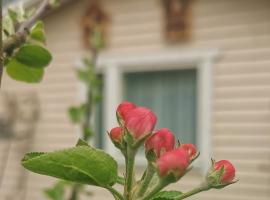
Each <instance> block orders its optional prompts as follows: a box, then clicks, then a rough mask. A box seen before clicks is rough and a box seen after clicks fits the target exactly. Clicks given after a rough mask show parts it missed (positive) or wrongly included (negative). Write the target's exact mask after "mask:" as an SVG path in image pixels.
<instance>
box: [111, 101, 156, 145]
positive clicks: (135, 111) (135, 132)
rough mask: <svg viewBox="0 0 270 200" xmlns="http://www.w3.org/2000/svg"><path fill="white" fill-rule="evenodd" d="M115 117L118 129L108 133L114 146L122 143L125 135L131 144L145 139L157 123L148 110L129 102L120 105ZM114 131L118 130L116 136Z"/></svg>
mask: <svg viewBox="0 0 270 200" xmlns="http://www.w3.org/2000/svg"><path fill="white" fill-rule="evenodd" d="M116 116H117V120H118V122H119V125H120V127H115V128H113V129H112V130H111V131H110V133H109V135H110V137H111V139H112V141H113V143H114V144H115V143H119V142H120V141H122V139H123V137H124V136H125V135H126V134H128V135H129V136H131V139H132V141H133V142H138V141H141V140H143V139H145V138H146V137H147V136H149V135H150V134H151V133H152V131H153V129H154V127H155V125H156V122H157V117H156V115H155V114H154V113H153V112H152V111H151V110H150V109H148V108H145V107H140V106H136V105H135V104H133V103H130V102H123V103H121V104H120V105H119V106H118V108H117V111H116ZM115 130H118V131H117V132H118V134H116V133H115ZM120 130H121V131H120Z"/></svg>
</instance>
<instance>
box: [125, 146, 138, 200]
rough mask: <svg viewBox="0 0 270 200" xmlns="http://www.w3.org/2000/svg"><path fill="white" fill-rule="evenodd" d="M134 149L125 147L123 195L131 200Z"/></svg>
mask: <svg viewBox="0 0 270 200" xmlns="http://www.w3.org/2000/svg"><path fill="white" fill-rule="evenodd" d="M135 153H136V151H135V150H134V149H132V148H131V147H130V146H128V147H127V156H125V159H126V182H125V192H124V194H125V197H126V200H131V196H132V195H131V190H132V187H133V183H134V162H135Z"/></svg>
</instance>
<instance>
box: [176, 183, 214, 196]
mask: <svg viewBox="0 0 270 200" xmlns="http://www.w3.org/2000/svg"><path fill="white" fill-rule="evenodd" d="M210 188H211V187H210V186H209V185H207V184H203V185H201V186H200V187H197V188H194V189H193V190H190V191H189V192H186V193H184V194H181V195H179V197H177V198H176V199H177V200H181V199H185V198H187V197H190V196H192V195H195V194H197V193H199V192H202V191H207V190H209V189H210Z"/></svg>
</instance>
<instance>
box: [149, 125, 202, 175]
mask: <svg viewBox="0 0 270 200" xmlns="http://www.w3.org/2000/svg"><path fill="white" fill-rule="evenodd" d="M145 152H146V157H147V158H148V160H151V161H156V166H157V169H158V173H159V175H160V177H166V176H169V175H173V176H174V178H176V180H178V179H179V178H180V177H181V176H183V175H184V174H185V172H186V170H187V168H188V166H189V164H190V163H191V162H192V161H193V160H194V159H195V158H196V157H197V155H198V151H197V149H196V147H195V146H194V145H193V144H182V145H180V146H177V147H175V138H174V135H173V133H172V132H171V131H170V130H169V129H167V128H162V129H160V130H157V131H156V132H155V133H154V134H153V135H151V136H150V137H148V138H147V139H146V141H145Z"/></svg>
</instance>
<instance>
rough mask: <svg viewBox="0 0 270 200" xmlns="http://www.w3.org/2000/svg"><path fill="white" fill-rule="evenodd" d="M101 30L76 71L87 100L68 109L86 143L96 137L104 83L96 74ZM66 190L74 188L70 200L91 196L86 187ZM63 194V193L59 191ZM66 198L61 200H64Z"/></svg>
mask: <svg viewBox="0 0 270 200" xmlns="http://www.w3.org/2000/svg"><path fill="white" fill-rule="evenodd" d="M98 31H99V29H96V31H95V32H94V33H93V35H91V36H90V40H91V41H92V42H93V44H92V45H91V46H92V48H93V49H92V50H91V58H89V57H85V58H83V59H82V62H81V63H82V66H79V68H78V69H76V75H77V77H78V79H79V80H80V81H81V82H82V83H83V84H84V85H85V88H86V94H87V95H86V96H87V98H86V100H85V102H82V103H81V104H80V105H77V106H72V107H70V108H69V109H68V114H69V118H70V120H71V121H72V122H73V123H74V124H77V125H79V127H80V130H81V133H82V136H81V137H82V138H83V139H84V140H85V141H88V140H89V139H90V138H92V137H93V136H94V135H95V131H94V125H93V124H92V123H91V122H92V121H93V120H92V117H93V112H94V111H95V108H96V105H97V104H98V103H100V101H101V99H102V98H101V86H102V81H101V79H100V78H99V76H98V74H97V73H96V66H95V65H96V60H97V54H98V52H99V50H100V49H101V48H102V46H101V44H102V42H101V41H100V40H101V37H100V34H98V33H97V32H98ZM79 143H81V144H82V143H83V144H87V143H84V142H83V140H79ZM77 183H78V181H77ZM63 188H64V190H66V189H67V188H72V193H71V197H70V198H69V199H72V200H76V199H78V194H79V193H84V194H86V195H89V194H90V195H91V193H89V191H87V190H86V189H85V188H84V187H82V186H81V185H80V187H78V184H69V185H64V186H63ZM63 188H59V187H57V184H56V185H54V186H53V187H52V188H49V190H53V191H57V190H62V189H63ZM59 193H61V191H59ZM49 198H50V199H52V200H60V199H57V198H54V197H52V196H51V197H49ZM64 199H65V198H64V196H63V197H62V199H61V200H64Z"/></svg>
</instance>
